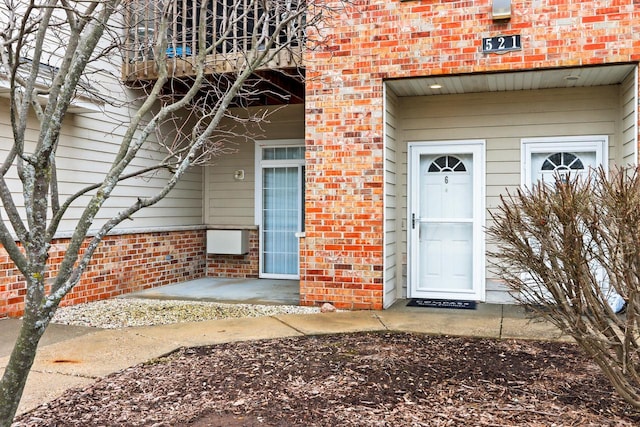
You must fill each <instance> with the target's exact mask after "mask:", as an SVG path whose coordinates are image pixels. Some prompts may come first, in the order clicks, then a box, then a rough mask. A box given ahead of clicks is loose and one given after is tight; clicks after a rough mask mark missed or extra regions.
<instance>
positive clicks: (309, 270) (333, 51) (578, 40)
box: [300, 0, 640, 309]
mask: <svg viewBox="0 0 640 427" xmlns="http://www.w3.org/2000/svg"><path fill="white" fill-rule="evenodd" d="M327 3H334V2H327ZM491 5H492V2H491V0H477V1H450V0H422V1H404V2H401V1H400V0H368V1H364V0H363V1H360V0H358V1H355V2H353V3H352V4H351V5H350V6H347V7H346V9H345V10H344V11H342V12H341V13H340V14H339V16H338V19H337V20H335V21H334V22H333V23H332V24H331V25H330V28H329V29H327V31H326V33H328V34H331V36H330V40H329V42H328V43H327V44H326V45H323V46H322V47H319V48H318V49H315V50H311V51H310V52H309V53H308V59H309V60H308V62H307V70H306V75H307V85H306V116H305V117H306V119H305V126H306V144H307V183H306V215H307V217H306V223H305V231H306V239H305V241H304V246H303V248H302V249H301V257H302V259H301V271H302V277H301V284H300V287H301V289H300V292H301V302H302V304H305V305H312V304H317V303H318V302H322V301H331V302H333V303H334V304H336V305H337V306H339V307H342V308H372V309H380V308H382V286H383V284H382V274H383V184H382V183H383V160H384V159H383V149H384V147H383V143H384V141H383V111H384V105H383V81H384V79H390V78H403V77H418V76H428V75H443V76H444V75H449V74H465V73H482V72H490V71H509V70H527V69H536V68H554V67H569V66H571V67H574V66H583V65H593V64H604V63H621V62H632V61H639V60H640V38H638V37H637V34H640V0H608V1H587V0H539V1H519V0H513V1H512V18H511V20H510V21H508V22H503V23H495V22H493V21H492V18H491ZM510 34H520V35H521V37H522V50H519V51H514V52H509V53H506V54H503V55H495V54H493V55H485V54H483V53H482V52H481V40H482V38H483V37H493V36H497V35H510ZM634 34H635V36H634Z"/></svg>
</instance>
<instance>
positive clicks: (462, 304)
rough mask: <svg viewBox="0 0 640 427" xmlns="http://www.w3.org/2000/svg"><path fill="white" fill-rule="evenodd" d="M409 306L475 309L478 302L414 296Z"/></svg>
mask: <svg viewBox="0 0 640 427" xmlns="http://www.w3.org/2000/svg"><path fill="white" fill-rule="evenodd" d="M407 307H435V308H459V309H463V310H475V309H476V302H475V301H454V300H450V299H423V298H413V299H411V300H410V301H409V302H408V303H407Z"/></svg>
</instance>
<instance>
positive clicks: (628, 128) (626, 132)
mask: <svg viewBox="0 0 640 427" xmlns="http://www.w3.org/2000/svg"><path fill="white" fill-rule="evenodd" d="M636 73H637V69H636V72H633V73H629V75H628V76H627V78H626V79H625V80H624V82H622V84H621V87H620V103H621V106H620V109H621V113H620V117H621V120H622V126H621V127H622V138H621V142H622V150H621V151H622V159H621V161H620V163H621V165H622V166H625V165H637V164H638V150H637V147H638V84H637V74H636Z"/></svg>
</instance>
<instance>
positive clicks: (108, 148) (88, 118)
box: [0, 92, 203, 234]
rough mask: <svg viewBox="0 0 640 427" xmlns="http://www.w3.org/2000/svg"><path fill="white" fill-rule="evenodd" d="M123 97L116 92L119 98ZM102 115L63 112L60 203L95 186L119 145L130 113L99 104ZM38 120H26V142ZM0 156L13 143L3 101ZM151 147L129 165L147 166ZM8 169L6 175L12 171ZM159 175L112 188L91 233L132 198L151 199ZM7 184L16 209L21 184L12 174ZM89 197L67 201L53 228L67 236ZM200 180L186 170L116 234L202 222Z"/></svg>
mask: <svg viewBox="0 0 640 427" xmlns="http://www.w3.org/2000/svg"><path fill="white" fill-rule="evenodd" d="M125 96H126V94H125V93H124V92H121V97H122V98H124V97H125ZM104 108H105V110H106V111H105V112H96V113H81V114H72V113H69V114H67V116H66V118H65V121H64V123H63V127H62V132H61V136H60V144H59V149H58V156H57V158H56V162H57V173H58V181H59V189H60V196H61V202H64V200H65V198H66V197H68V196H70V195H71V194H74V193H75V192H77V191H79V190H81V189H82V188H85V187H86V186H89V185H92V184H95V183H99V182H101V181H102V179H103V178H104V173H105V172H106V171H107V170H108V169H109V167H110V165H111V162H112V161H113V159H114V156H115V155H116V153H117V151H118V150H119V148H120V144H121V142H122V139H121V138H122V136H123V134H124V130H125V129H124V127H123V125H122V124H123V123H127V122H128V120H129V119H128V117H129V115H130V113H131V112H130V111H129V110H128V109H127V108H126V107H122V108H115V107H112V106H105V107H104ZM37 129H38V122H37V120H36V119H35V118H32V119H31V120H30V121H29V124H28V129H27V144H28V145H32V144H35V140H36V138H37V135H38V133H37ZM2 140H3V143H2V144H0V155H2V156H3V158H4V155H5V154H6V153H7V150H8V148H9V147H10V146H11V144H12V142H13V138H12V133H11V128H10V125H9V101H8V100H7V99H3V98H0V141H2ZM153 149H154V147H153V143H151V142H150V143H149V144H148V145H147V149H146V150H143V152H142V153H141V156H140V157H141V158H140V159H136V160H135V161H134V164H133V165H132V168H131V169H129V170H133V167H140V166H147V165H151V164H153V163H154V160H153V159H154V158H158V153H157V152H154V151H153ZM13 172H14V171H12V173H13ZM161 176H163V173H162V172H159V173H157V174H155V175H150V176H148V177H146V178H135V179H130V180H126V181H122V182H120V183H119V184H118V186H117V187H116V189H115V190H114V192H113V195H112V196H111V197H110V198H109V199H108V200H107V202H106V203H105V206H104V209H103V210H102V211H101V212H99V213H98V216H97V217H96V220H95V221H94V222H93V224H92V230H96V229H97V228H99V227H100V226H101V225H102V224H103V223H104V222H106V221H107V220H108V219H109V218H110V217H112V216H113V215H115V214H116V213H118V212H119V211H121V210H122V209H124V208H125V207H128V206H130V205H131V204H132V203H133V202H135V200H136V198H137V197H147V196H152V195H155V194H156V193H157V192H158V191H159V190H160V189H161V188H162V186H163V184H164V183H165V182H166V179H161V178H160V177H161ZM8 181H9V185H10V187H11V189H12V191H14V194H15V196H16V197H15V200H16V203H17V204H18V207H19V208H20V209H22V208H23V206H24V203H23V200H22V195H21V190H20V189H21V184H20V182H19V180H18V179H17V177H16V176H15V174H14V173H13V175H9V176H8ZM88 200H89V196H84V197H81V198H80V199H78V200H77V201H76V202H74V203H73V205H72V207H71V208H70V209H69V212H68V214H69V215H68V218H67V219H65V220H64V221H63V222H62V223H61V224H60V228H59V232H60V233H62V234H68V233H69V232H71V231H73V229H75V227H76V222H77V220H78V219H79V218H80V215H81V214H82V211H83V208H84V206H85V205H86V202H87V201H88ZM202 222H203V221H202V177H201V170H200V168H198V167H195V168H193V169H192V170H191V171H189V172H188V173H187V174H186V175H185V177H184V178H183V180H182V181H181V182H180V183H179V184H178V186H177V187H176V188H175V189H174V190H173V191H172V192H170V193H169V195H168V196H167V197H166V198H165V199H164V200H162V201H160V202H159V203H158V204H157V205H155V206H152V207H149V208H146V209H143V210H142V211H140V212H138V213H137V214H135V215H133V217H132V220H127V221H125V222H123V223H122V224H120V226H118V227H117V230H120V231H123V230H134V229H135V230H136V231H146V230H149V231H150V230H153V229H158V228H166V227H181V226H191V225H201V224H202Z"/></svg>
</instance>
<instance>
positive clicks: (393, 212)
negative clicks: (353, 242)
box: [384, 91, 399, 307]
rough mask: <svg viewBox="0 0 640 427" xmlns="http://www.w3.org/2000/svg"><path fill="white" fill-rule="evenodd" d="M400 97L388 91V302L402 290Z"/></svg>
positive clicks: (386, 168)
mask: <svg viewBox="0 0 640 427" xmlns="http://www.w3.org/2000/svg"><path fill="white" fill-rule="evenodd" d="M397 104H398V100H397V97H396V96H395V95H394V94H392V93H390V91H387V92H386V105H385V108H386V111H385V122H384V127H385V162H384V166H385V171H384V305H385V307H388V306H390V305H391V304H392V303H393V302H394V301H395V300H396V298H397V289H398V264H399V263H398V260H397V255H398V251H397V249H398V243H397V241H398V213H399V212H398V209H397V206H398V200H397V193H398V188H397V187H398V186H397V173H398V172H397V171H398V160H399V159H398V155H397V145H398V141H397V129H396V128H397V119H396V114H397V111H396V110H397Z"/></svg>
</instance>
